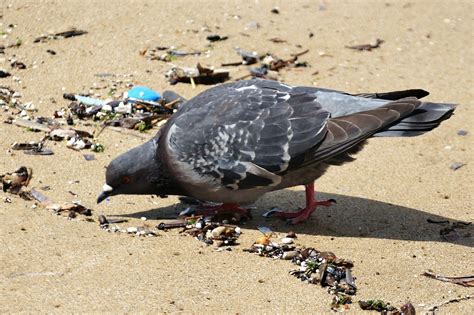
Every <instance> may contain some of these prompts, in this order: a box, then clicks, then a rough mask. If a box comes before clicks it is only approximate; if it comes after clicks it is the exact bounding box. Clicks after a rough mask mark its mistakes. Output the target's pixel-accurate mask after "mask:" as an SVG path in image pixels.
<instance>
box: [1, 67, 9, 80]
mask: <svg viewBox="0 0 474 315" xmlns="http://www.w3.org/2000/svg"><path fill="white" fill-rule="evenodd" d="M9 76H11V74H10V72H8V71H6V70H5V69H0V78H7V77H9Z"/></svg>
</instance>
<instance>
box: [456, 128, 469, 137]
mask: <svg viewBox="0 0 474 315" xmlns="http://www.w3.org/2000/svg"><path fill="white" fill-rule="evenodd" d="M467 133H468V132H467V131H466V130H462V129H460V130H458V136H465V135H467Z"/></svg>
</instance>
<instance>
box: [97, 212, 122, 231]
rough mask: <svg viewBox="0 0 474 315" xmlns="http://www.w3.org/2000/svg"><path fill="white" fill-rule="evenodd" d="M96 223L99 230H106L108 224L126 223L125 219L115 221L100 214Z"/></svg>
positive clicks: (115, 219)
mask: <svg viewBox="0 0 474 315" xmlns="http://www.w3.org/2000/svg"><path fill="white" fill-rule="evenodd" d="M97 221H98V222H99V225H100V227H101V228H107V227H108V226H109V224H118V223H124V222H128V220H127V219H117V218H107V217H106V216H105V215H103V214H101V215H99V216H98V217H97Z"/></svg>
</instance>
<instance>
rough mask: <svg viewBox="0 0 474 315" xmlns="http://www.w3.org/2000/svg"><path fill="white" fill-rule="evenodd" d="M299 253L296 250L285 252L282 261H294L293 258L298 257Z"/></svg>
mask: <svg viewBox="0 0 474 315" xmlns="http://www.w3.org/2000/svg"><path fill="white" fill-rule="evenodd" d="M298 255H299V253H298V252H297V251H296V250H292V251H288V252H284V253H283V256H282V257H281V258H282V259H285V260H292V259H293V258H295V257H297V256H298Z"/></svg>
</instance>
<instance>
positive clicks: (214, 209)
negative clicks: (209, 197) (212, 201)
mask: <svg viewBox="0 0 474 315" xmlns="http://www.w3.org/2000/svg"><path fill="white" fill-rule="evenodd" d="M221 213H239V214H240V215H241V216H242V217H245V218H248V217H249V214H248V212H247V210H245V209H244V208H242V207H240V206H239V205H238V204H237V203H223V204H220V205H215V206H214V205H201V207H200V209H197V210H196V214H198V215H204V216H211V215H216V214H221Z"/></svg>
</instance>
